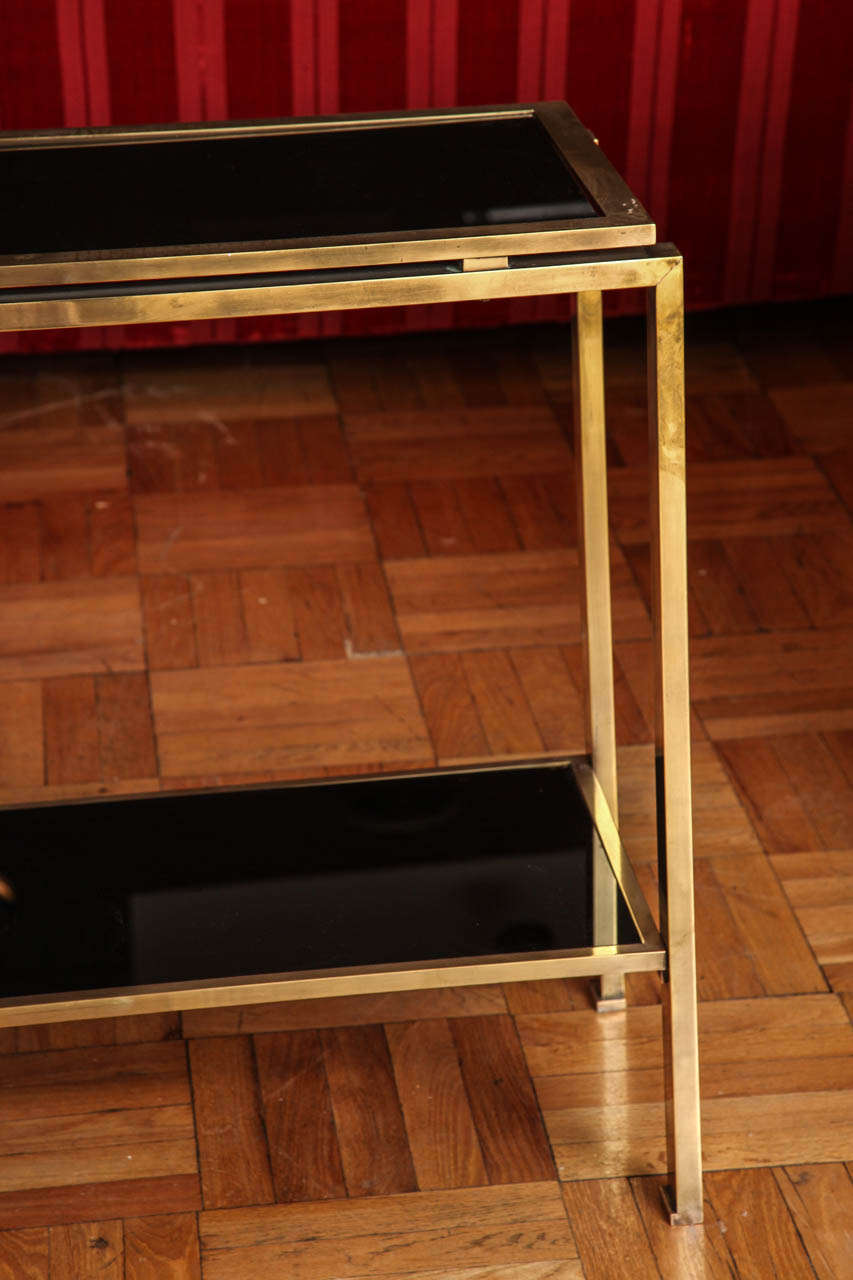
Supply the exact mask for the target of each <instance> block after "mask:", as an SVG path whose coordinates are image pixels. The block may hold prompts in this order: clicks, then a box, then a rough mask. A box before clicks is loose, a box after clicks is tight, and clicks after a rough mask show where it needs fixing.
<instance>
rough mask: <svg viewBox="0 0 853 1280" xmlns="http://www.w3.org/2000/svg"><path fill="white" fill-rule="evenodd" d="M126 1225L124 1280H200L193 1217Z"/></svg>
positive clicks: (173, 1215)
mask: <svg viewBox="0 0 853 1280" xmlns="http://www.w3.org/2000/svg"><path fill="white" fill-rule="evenodd" d="M123 1225H124V1267H125V1272H124V1277H123V1280H201V1259H200V1257H199V1245H198V1232H197V1229H196V1219H195V1215H194V1214H191V1213H164V1214H159V1215H158V1216H156V1217H151V1218H127V1219H126V1220H125V1222H124V1224H123Z"/></svg>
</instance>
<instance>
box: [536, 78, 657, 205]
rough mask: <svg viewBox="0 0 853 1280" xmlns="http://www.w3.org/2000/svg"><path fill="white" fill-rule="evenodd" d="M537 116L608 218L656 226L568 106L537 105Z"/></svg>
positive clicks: (545, 103)
mask: <svg viewBox="0 0 853 1280" xmlns="http://www.w3.org/2000/svg"><path fill="white" fill-rule="evenodd" d="M535 115H536V117H537V119H538V120H539V122H540V123H541V124H542V125H543V127H544V128H545V129H546V130H547V131H548V134H549V135H550V137H551V141H552V142H553V143H554V146H555V147H556V148H557V150H558V151H559V152H560V154H561V155H562V156H563V158H564V160H565V161H566V163H567V164H568V166H569V168H570V169H571V171H572V173H573V174H574V176H575V177H576V178H577V179H578V181H579V182H580V184H581V186H582V187H583V188H584V190H585V192H586V194H587V196H588V197H589V198H590V200H591V202H592V203H593V204H594V205H597V206H598V208H599V209H601V211H602V213H603V214H604V215H605V216H606V217H614V216H621V217H626V218H628V219H630V221H631V222H636V223H645V224H647V225H650V226H652V227H654V223H653V222H652V219H651V218H650V217H649V215H648V213H647V212H646V210H645V209H644V208H643V206H642V205H641V204H640V202H639V200H638V199H637V197H636V196H635V195H634V194H633V192H632V191H631V189H630V187H629V186H628V184H627V183H626V182H625V180H624V178H623V177H622V176H621V175H620V174H619V172H618V171H617V170H616V169H615V168H614V167H613V165H612V164H611V163H610V161H609V160H608V159H607V157H606V156H605V154H604V152H603V151H602V150H601V148H600V147H599V145H598V143H597V142H596V140H595V138H594V137H593V136H592V134H591V133H590V131H589V130H588V129H587V128H586V127H585V126H584V125H583V124H582V123H581V121H580V120H579V119H578V117H577V116H576V115H575V113H574V111H572V109H571V107H570V106H569V105H568V104H567V103H554V102H543V103H540V104H537V106H536V109H535Z"/></svg>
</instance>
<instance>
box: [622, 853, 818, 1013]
mask: <svg viewBox="0 0 853 1280" xmlns="http://www.w3.org/2000/svg"><path fill="white" fill-rule="evenodd" d="M720 861H723V860H722V859H721V860H720ZM727 861H728V859H726V860H725V862H727ZM734 861H736V862H737V863H738V864H740V859H739V858H738V859H734ZM716 862H717V859H713V858H702V859H697V861H696V866H695V877H694V884H695V895H696V962H697V987H698V990H699V998H700V1000H726V999H736V998H738V997H741V996H761V995H764V994H766V993H765V987H764V985H763V983H762V981H761V978H760V977H759V974H758V971H757V965H756V958H755V955H754V952H755V950H756V944H755V940H754V938H753V936H752V934H750V933H748V932H747V931H746V930H745V929H744V928H738V925H737V924H736V923H735V920H734V918H733V916H732V911H731V906H730V901H729V895H728V894H726V893H725V892H724V890H723V887H722V885H721V884H720V881H719V879H718V878H717V876H716V874H715V868H716ZM725 862H724V863H723V865H724V867H725ZM644 865H646V866H648V868H649V869H650V870H651V869H652V868H653V866H654V864H652V863H649V864H644ZM777 893H778V886H777ZM791 927H793V922H791ZM795 932H796V936H797V940H798V942H799V943H800V946H802V937H801V935H800V933H799V930H795ZM809 959H811V957H809ZM773 973H774V977H775V976H776V975H775V970H773ZM810 977H811V978H812V982H813V983H814V981H815V978H814V976H813V975H810ZM816 980H817V983H818V985H817V987H814V986H810V987H809V988H808V990H818V991H823V990H825V987H824V986H823V982H822V980H821V978H820V974H818V975H817V979H816ZM795 990H801V988H799V987H796V988H795Z"/></svg>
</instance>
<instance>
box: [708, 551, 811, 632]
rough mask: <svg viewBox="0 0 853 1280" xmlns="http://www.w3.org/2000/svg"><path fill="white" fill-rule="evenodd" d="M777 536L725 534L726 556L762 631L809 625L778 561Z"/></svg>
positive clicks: (791, 584) (788, 579)
mask: <svg viewBox="0 0 853 1280" xmlns="http://www.w3.org/2000/svg"><path fill="white" fill-rule="evenodd" d="M782 541H784V539H780V538H724V539H723V546H724V547H725V551H726V556H727V558H728V560H729V563H730V564H731V566H732V568H733V569H734V572H735V575H736V577H737V580H738V582H739V583H740V586H741V588H742V589H743V591H744V592H745V593H746V597H747V599H748V601H749V604H750V607H751V609H752V611H753V613H754V615H755V617H756V620H757V622H758V627H759V628H760V629H761V630H762V631H793V630H796V629H798V628H801V627H807V626H808V625H809V616H808V614H807V613H806V610H805V607H804V605H803V601H802V600H801V599H800V597H799V595H798V593H797V591H796V589H795V586H794V584H793V583H792V582H791V580H790V578H789V577H788V575H787V574H786V573H785V572H784V569H783V567H782V565H781V564H780V556H779V550H780V545H779V544H780V542H782Z"/></svg>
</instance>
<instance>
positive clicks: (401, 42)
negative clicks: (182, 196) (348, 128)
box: [0, 0, 853, 350]
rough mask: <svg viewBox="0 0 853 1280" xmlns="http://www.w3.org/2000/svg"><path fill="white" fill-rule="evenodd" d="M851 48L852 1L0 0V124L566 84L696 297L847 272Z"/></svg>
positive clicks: (374, 316) (531, 96)
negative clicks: (675, 254) (672, 245)
mask: <svg viewBox="0 0 853 1280" xmlns="http://www.w3.org/2000/svg"><path fill="white" fill-rule="evenodd" d="M851 47H853V5H851V4H838V3H834V2H832V0H0V129H29V128H50V127H55V126H58V125H74V126H79V125H103V124H112V123H115V124H129V123H136V122H155V121H172V120H220V119H226V118H231V119H246V118H261V117H274V116H288V115H314V114H322V113H329V112H337V111H371V110H384V109H388V108H391V109H396V108H404V107H430V106H439V107H444V106H454V105H456V104H477V103H496V102H513V101H521V102H525V101H528V102H529V101H535V100H538V99H548V98H565V99H566V100H567V101H568V102H570V103H571V104H572V106H573V107H574V108H575V110H576V111H577V112H578V114H579V115H580V117H581V119H582V120H583V121H584V122H585V123H586V124H587V125H588V126H589V127H590V128H592V129H593V130H594V132H595V133H596V134H597V136H598V137H599V138H600V140H601V144H602V146H603V148H604V150H605V151H606V153H607V154H608V155H609V157H610V159H611V160H612V161H613V163H614V164H615V165H616V166H617V168H619V169H620V170H621V172H622V173H623V174H624V175H625V177H626V179H627V181H628V183H629V184H630V186H631V187H632V188H633V189H634V191H635V192H636V193H637V195H638V196H639V197H640V199H641V200H642V201H643V202H644V203H645V204H646V206H647V208H648V209H649V210H650V212H651V213H652V215H653V216H654V217H655V219H656V221H657V223H658V227H659V229H660V232H661V237H662V238H667V239H673V240H675V241H676V243H677V244H678V245H679V247H680V248H681V250H682V251H683V253H684V254H685V257H686V259H687V282H688V284H687V288H688V301H689V303H690V304H692V305H694V306H713V305H719V304H723V303H732V302H746V301H757V300H765V299H771V298H805V297H814V296H816V295H820V294H824V293H830V292H846V291H849V290H850V289H851V288H853V113H851V82H850V75H849V67H850V62H849V59H850V49H851ZM102 198H103V199H109V192H103V193H102ZM164 199H168V192H164ZM57 216H61V210H58V211H57ZM635 303H636V299H634V298H631V297H629V296H628V295H624V303H623V305H624V306H625V307H626V308H627V307H630V306H632V305H633V304H635ZM563 306H564V304H563V302H562V301H561V300H559V299H543V300H535V301H527V300H520V301H514V302H512V303H502V304H494V305H490V306H488V307H485V306H484V305H483V304H465V305H459V306H456V307H430V308H412V309H408V310H406V311H393V310H389V311H387V312H384V313H378V312H370V313H352V314H344V315H334V316H326V317H281V318H279V317H273V318H268V319H261V320H239V321H231V320H228V321H218V322H215V323H196V324H189V325H186V324H185V325H171V326H163V325H158V326H134V327H133V328H130V327H128V328H126V329H122V330H119V329H113V330H109V331H108V330H97V331H95V330H84V331H80V332H76V331H75V332H64V333H50V334H29V335H21V336H20V337H13V338H9V339H5V340H3V341H2V344H0V350H34V349H55V348H57V347H61V348H74V347H83V346H139V345H151V344H155V343H157V344H160V343H164V342H170V343H189V342H199V341H201V342H205V341H234V340H237V341H240V340H257V339H264V338H279V337H288V336H302V335H305V336H307V335H311V334H318V333H336V332H345V333H357V332H367V331H371V332H384V331H391V330H397V329H401V328H409V329H411V328H423V327H433V326H443V325H448V324H454V323H455V324H477V323H496V322H504V321H509V322H514V321H522V320H526V319H537V318H542V319H545V318H550V317H552V316H556V315H558V314H561V313H562V309H563Z"/></svg>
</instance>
